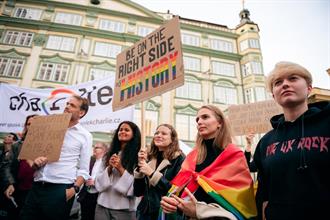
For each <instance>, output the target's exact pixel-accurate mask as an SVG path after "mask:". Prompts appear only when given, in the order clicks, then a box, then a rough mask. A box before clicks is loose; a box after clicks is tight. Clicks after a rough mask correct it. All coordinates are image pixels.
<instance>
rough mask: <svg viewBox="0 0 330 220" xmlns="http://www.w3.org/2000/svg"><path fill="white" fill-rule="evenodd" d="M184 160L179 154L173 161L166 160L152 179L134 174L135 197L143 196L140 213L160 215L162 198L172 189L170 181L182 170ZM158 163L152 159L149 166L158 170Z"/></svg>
mask: <svg viewBox="0 0 330 220" xmlns="http://www.w3.org/2000/svg"><path fill="white" fill-rule="evenodd" d="M184 158H185V157H184V156H183V155H182V154H179V155H178V156H177V157H176V158H175V159H173V160H170V161H169V160H167V159H164V160H163V161H162V162H161V163H160V164H159V166H158V167H157V169H156V170H155V172H154V174H153V175H152V176H151V178H147V177H145V176H143V175H141V173H138V172H137V171H135V172H134V177H135V179H134V195H135V196H143V197H142V200H141V202H140V204H139V205H138V207H137V209H138V211H139V212H140V213H143V214H146V215H149V216H154V215H157V214H158V211H159V207H160V200H161V197H162V196H165V195H166V193H167V192H168V190H169V189H170V188H171V183H170V181H171V180H172V179H173V178H174V177H175V176H176V174H177V173H178V172H179V170H180V169H181V164H182V162H183V161H184ZM156 162H157V161H156V159H152V160H151V161H150V162H149V165H150V166H151V167H152V168H156ZM141 177H142V178H141Z"/></svg>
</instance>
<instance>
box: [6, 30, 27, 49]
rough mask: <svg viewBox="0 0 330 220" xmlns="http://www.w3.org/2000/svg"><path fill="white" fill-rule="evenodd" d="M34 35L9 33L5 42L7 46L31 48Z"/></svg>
mask: <svg viewBox="0 0 330 220" xmlns="http://www.w3.org/2000/svg"><path fill="white" fill-rule="evenodd" d="M32 39H33V33H29V32H20V31H7V32H6V34H5V37H4V40H3V43H5V44H14V45H20V46H28V47H29V46H31V44H32Z"/></svg>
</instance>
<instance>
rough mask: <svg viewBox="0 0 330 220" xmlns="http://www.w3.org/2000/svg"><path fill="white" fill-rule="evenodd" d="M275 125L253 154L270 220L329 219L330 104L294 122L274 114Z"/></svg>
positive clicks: (318, 105)
mask: <svg viewBox="0 0 330 220" xmlns="http://www.w3.org/2000/svg"><path fill="white" fill-rule="evenodd" d="M271 124H272V127H273V130H271V131H270V132H268V133H267V134H266V135H265V136H264V137H263V138H262V139H261V140H260V141H259V143H258V145H257V148H256V151H255V154H254V161H255V163H256V166H257V168H258V172H259V177H260V178H259V179H260V181H259V186H258V190H259V192H261V193H262V195H263V201H268V206H267V208H266V210H265V214H266V219H267V220H273V219H279V220H284V219H299V220H301V219H323V218H321V217H325V219H329V215H330V214H328V213H329V211H330V180H329V176H330V154H329V150H330V102H318V103H314V104H311V105H309V106H308V110H307V111H306V112H305V113H304V114H303V115H301V116H300V117H299V118H297V119H296V120H295V121H294V122H288V121H285V120H284V116H283V114H281V115H276V116H274V117H272V119H271ZM326 216H328V217H326Z"/></svg>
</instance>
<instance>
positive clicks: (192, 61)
mask: <svg viewBox="0 0 330 220" xmlns="http://www.w3.org/2000/svg"><path fill="white" fill-rule="evenodd" d="M183 65H184V68H185V69H186V70H193V71H199V72H200V71H201V59H199V58H195V57H183Z"/></svg>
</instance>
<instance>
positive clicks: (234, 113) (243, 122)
mask: <svg viewBox="0 0 330 220" xmlns="http://www.w3.org/2000/svg"><path fill="white" fill-rule="evenodd" d="M281 113H283V111H282V108H281V107H280V106H278V105H277V104H276V103H275V101H274V100H268V101H262V102H255V103H251V104H245V105H232V106H229V108H228V118H229V121H230V124H231V127H232V131H233V134H234V135H245V134H249V133H252V132H253V133H265V132H267V131H270V130H271V129H272V127H271V124H270V121H269V120H270V118H271V117H273V116H274V115H278V114H281Z"/></svg>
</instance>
